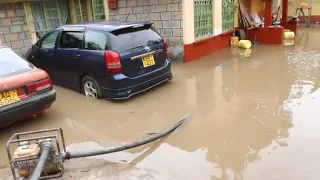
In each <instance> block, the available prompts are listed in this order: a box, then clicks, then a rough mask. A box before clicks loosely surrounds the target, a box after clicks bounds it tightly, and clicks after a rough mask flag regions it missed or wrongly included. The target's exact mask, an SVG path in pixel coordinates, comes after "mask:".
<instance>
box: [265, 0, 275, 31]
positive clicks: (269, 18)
mask: <svg viewBox="0 0 320 180" xmlns="http://www.w3.org/2000/svg"><path fill="white" fill-rule="evenodd" d="M272 2H273V0H265V3H266V4H265V14H264V17H265V20H264V21H265V22H264V25H265V27H269V26H271V25H272Z"/></svg>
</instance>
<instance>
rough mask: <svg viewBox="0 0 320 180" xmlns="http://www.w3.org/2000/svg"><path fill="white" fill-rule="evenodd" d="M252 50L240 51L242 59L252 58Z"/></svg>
mask: <svg viewBox="0 0 320 180" xmlns="http://www.w3.org/2000/svg"><path fill="white" fill-rule="evenodd" d="M251 52H252V50H251V49H239V55H240V56H242V57H250V56H251Z"/></svg>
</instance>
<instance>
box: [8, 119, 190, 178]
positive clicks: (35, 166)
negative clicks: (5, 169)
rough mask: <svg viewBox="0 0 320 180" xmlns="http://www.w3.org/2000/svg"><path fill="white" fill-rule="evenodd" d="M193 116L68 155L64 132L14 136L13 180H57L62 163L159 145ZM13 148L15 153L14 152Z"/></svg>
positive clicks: (36, 132) (57, 129)
mask: <svg viewBox="0 0 320 180" xmlns="http://www.w3.org/2000/svg"><path fill="white" fill-rule="evenodd" d="M189 116H191V114H189V113H188V114H186V115H185V116H184V117H183V118H182V119H181V120H180V121H178V122H177V123H176V124H175V125H174V126H172V127H170V128H168V129H167V130H165V131H163V132H159V133H153V134H152V135H151V136H149V137H147V138H145V139H142V140H139V141H135V142H131V143H128V144H124V145H119V146H114V147H109V148H106V149H97V150H91V151H82V152H81V151H80V152H67V151H66V145H65V141H64V137H63V131H62V129H61V128H56V129H47V130H40V131H31V132H25V133H16V134H14V135H13V136H12V137H11V138H10V139H9V141H8V142H7V153H8V158H9V162H10V168H11V171H12V176H13V178H14V179H15V180H17V179H18V178H19V177H21V178H24V179H25V178H31V179H32V180H38V179H50V178H58V177H61V176H62V175H63V172H64V168H63V162H64V161H65V160H69V159H73V158H83V157H89V156H97V155H102V154H109V153H115V152H119V151H124V150H127V149H131V148H135V147H138V146H141V145H145V144H147V143H150V142H153V141H156V140H158V139H160V138H162V137H164V136H166V135H168V134H170V133H172V132H173V131H175V130H176V129H177V128H178V127H180V126H181V125H182V124H183V123H184V122H185V120H186V119H188V117H189ZM13 144H16V149H14V150H12V146H13Z"/></svg>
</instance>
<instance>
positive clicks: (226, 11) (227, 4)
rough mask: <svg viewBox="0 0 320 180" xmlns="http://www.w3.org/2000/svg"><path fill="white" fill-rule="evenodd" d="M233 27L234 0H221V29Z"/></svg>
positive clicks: (225, 29) (227, 29)
mask: <svg viewBox="0 0 320 180" xmlns="http://www.w3.org/2000/svg"><path fill="white" fill-rule="evenodd" d="M233 28H234V0H223V1H222V31H229V30H232V29H233Z"/></svg>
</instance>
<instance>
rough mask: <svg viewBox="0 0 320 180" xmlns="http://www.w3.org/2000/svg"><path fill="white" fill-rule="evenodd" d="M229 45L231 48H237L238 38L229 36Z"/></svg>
mask: <svg viewBox="0 0 320 180" xmlns="http://www.w3.org/2000/svg"><path fill="white" fill-rule="evenodd" d="M230 45H231V46H232V47H238V46H239V37H238V36H231V37H230Z"/></svg>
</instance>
